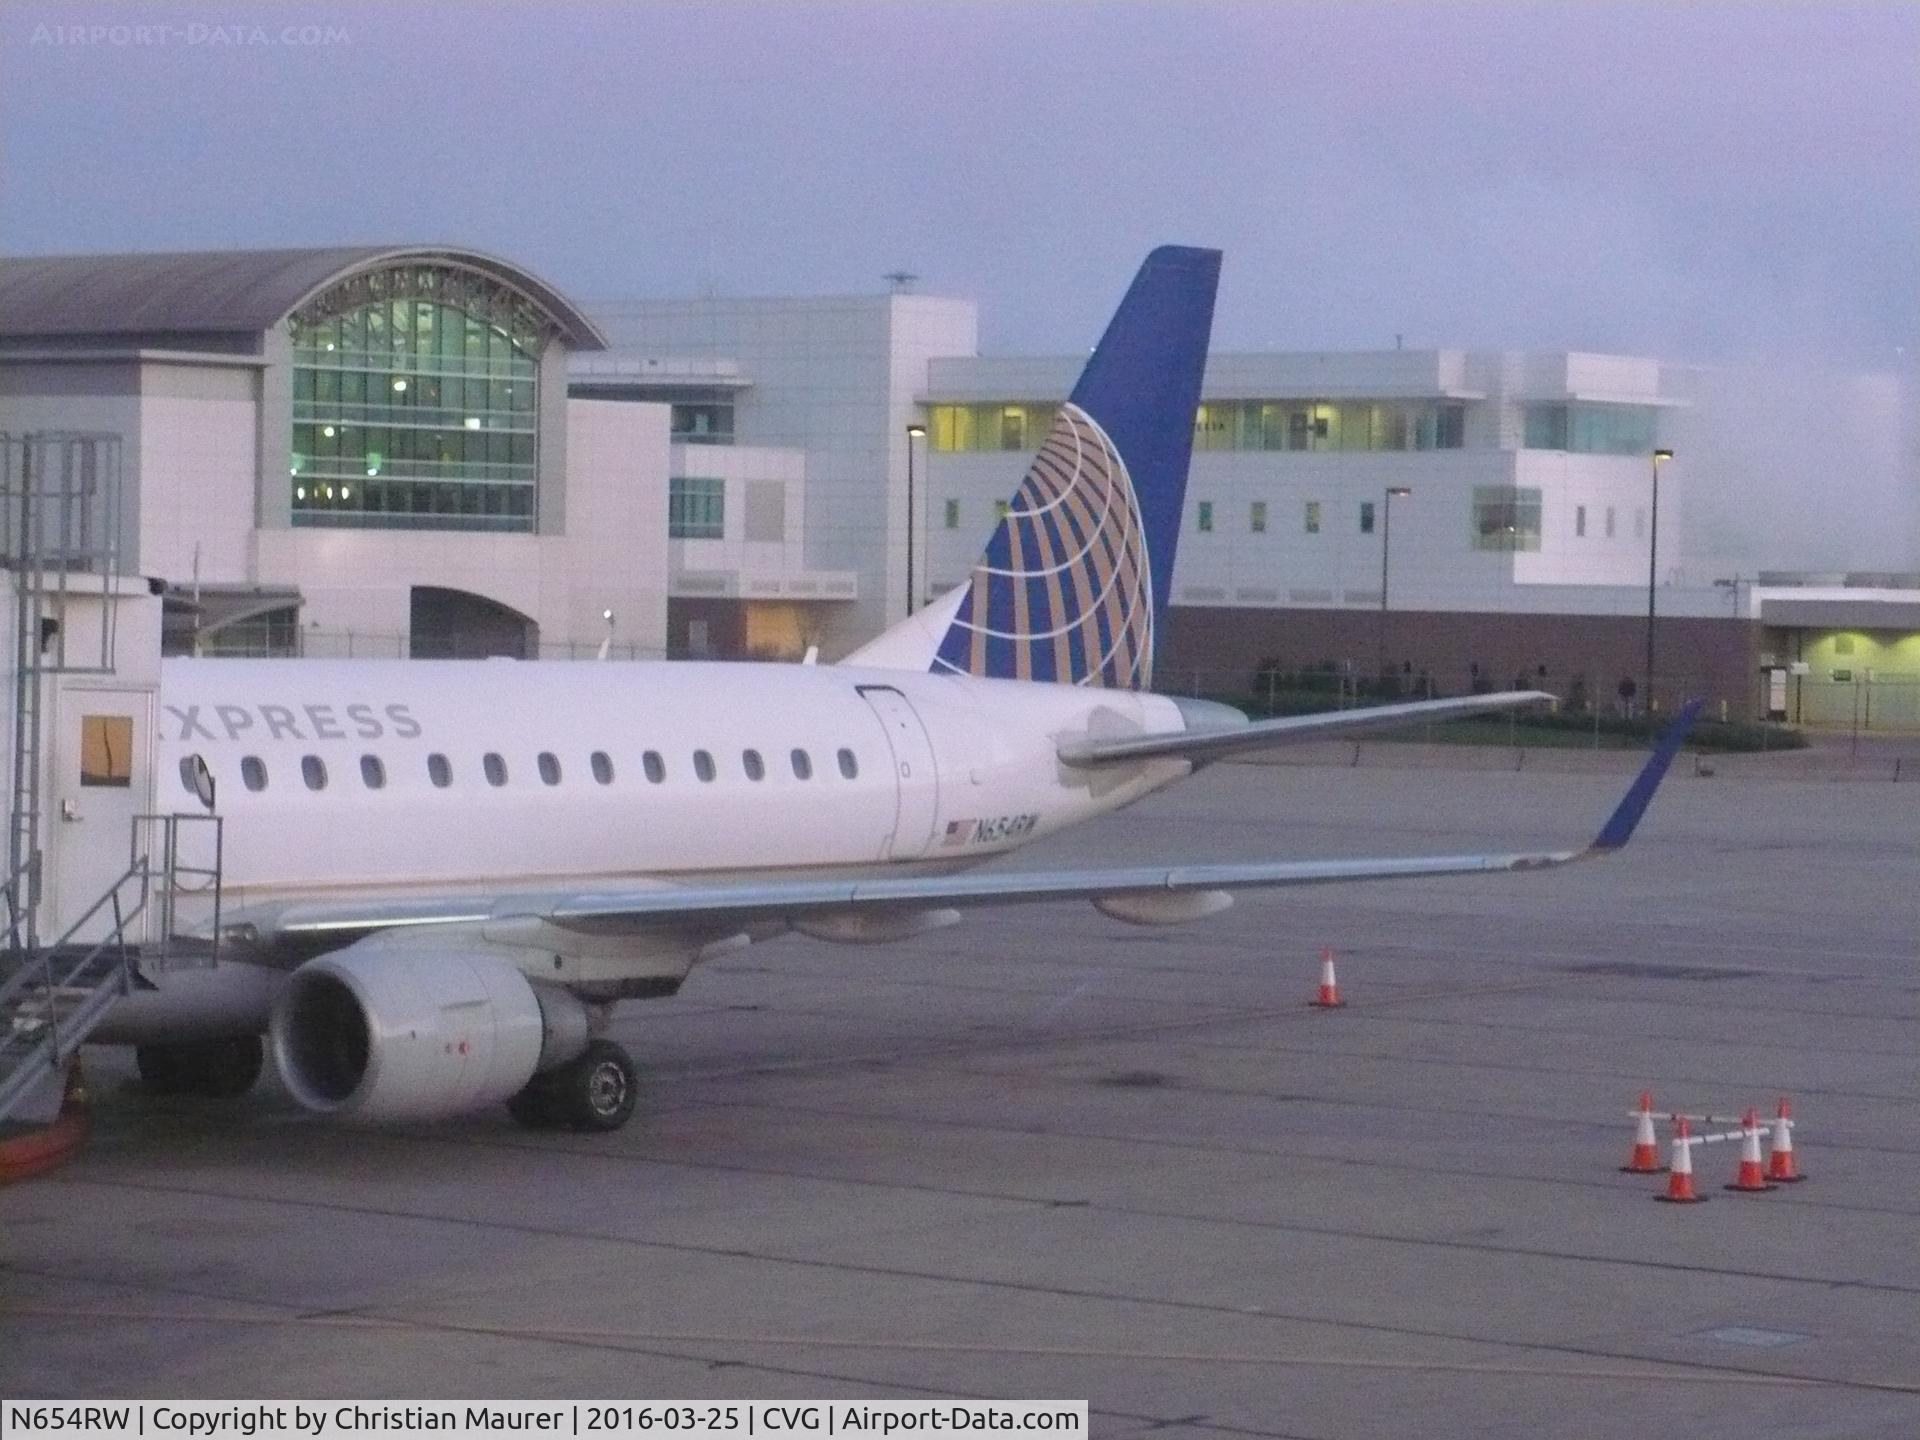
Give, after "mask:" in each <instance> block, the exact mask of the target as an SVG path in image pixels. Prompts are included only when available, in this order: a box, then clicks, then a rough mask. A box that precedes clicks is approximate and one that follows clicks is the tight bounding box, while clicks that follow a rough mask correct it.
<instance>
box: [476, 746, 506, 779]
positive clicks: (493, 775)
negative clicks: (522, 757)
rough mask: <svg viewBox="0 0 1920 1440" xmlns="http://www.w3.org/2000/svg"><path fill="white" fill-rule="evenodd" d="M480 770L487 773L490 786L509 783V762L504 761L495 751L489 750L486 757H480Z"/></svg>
mask: <svg viewBox="0 0 1920 1440" xmlns="http://www.w3.org/2000/svg"><path fill="white" fill-rule="evenodd" d="M480 768H481V769H482V770H484V771H486V772H487V783H488V784H489V785H504V784H506V783H507V762H506V761H504V760H502V759H501V758H500V757H499V756H498V755H496V754H495V753H494V752H493V751H491V750H489V751H488V752H487V753H486V754H485V755H482V756H481V757H480Z"/></svg>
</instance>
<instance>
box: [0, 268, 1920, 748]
mask: <svg viewBox="0 0 1920 1440" xmlns="http://www.w3.org/2000/svg"><path fill="white" fill-rule="evenodd" d="M978 329H979V327H978V313H977V308H976V306H975V305H974V303H973V302H971V301H969V300H964V299H955V298H949V297H940V296H931V295H918V294H910V293H891V294H883V295H865V296H845V297H811V298H795V297H769V298H762V299H737V298H709V299H696V300H674V301H659V300H643V301H624V302H608V303H598V304H590V305H589V304H581V303H578V302H575V301H572V300H569V299H568V298H567V297H566V296H564V295H562V294H561V293H559V292H558V291H557V290H556V289H554V288H553V287H552V286H551V285H548V284H547V283H545V282H544V281H542V280H541V279H540V278H539V277H537V276H536V275H534V274H532V273H530V272H529V271H527V270H526V269H524V268H522V267H520V266H518V265H516V264H513V263H511V262H509V261H506V260H502V259H500V258H497V257H493V256H490V255H486V254H483V253H481V252H478V251H474V250H468V249H464V248H461V247H455V246H393V247H360V248H333V249H312V250H287V251H252V252H227V253H207V254H174V255H122V256H60V257H44V258H11V259H0V432H8V433H14V434H18V433H21V432H48V431H88V432H107V433H112V434H116V435H118V436H119V437H121V472H122V485H123V488H124V490H125V493H126V496H127V500H126V503H125V504H124V506H123V517H124V528H125V530H126V532H127V533H126V535H125V536H123V537H122V543H121V546H120V550H121V553H122V555H123V556H125V557H126V560H127V563H128V564H129V565H130V566H131V567H132V568H135V569H137V570H138V571H139V572H140V573H142V574H145V575H148V576H150V577H154V578H155V579H157V580H159V581H161V582H164V584H165V585H166V587H167V595H168V602H169V603H168V607H167V626H168V635H169V644H170V645H171V646H172V648H174V649H176V650H186V649H198V650H199V651H200V652H201V653H266V654H304V655H342V654H353V655H396V656H407V655H411V656H418V657H431V656H440V655H477V654H503V655H517V656H528V657H531V656H539V655H545V656H587V655H592V654H595V653H597V652H598V651H599V649H600V647H601V646H602V644H603V642H607V641H609V640H611V642H612V644H611V650H612V653H614V654H617V655H623V656H627V655H633V656H644V655H660V654H674V655H692V656H714V657H718V658H728V657H746V656H764V657H787V658H797V657H798V656H800V655H801V654H803V653H804V652H805V651H806V650H807V649H809V648H810V647H818V649H819V652H820V653H821V654H822V656H824V657H825V658H827V659H832V658H834V657H836V656H838V655H841V654H844V653H846V652H847V651H848V650H851V649H852V648H854V647H855V646H856V645H858V644H860V643H861V642H863V641H864V640H866V639H867V638H869V637H871V636H872V635H874V634H876V633H878V632H879V631H880V630H881V629H883V628H885V626H887V625H888V624H890V623H892V622H893V621H895V620H898V619H899V618H900V617H901V616H903V615H904V614H905V613H906V611H907V609H908V608H909V606H910V605H915V606H917V605H920V604H924V603H926V602H927V601H928V600H930V599H931V598H933V597H934V596H936V595H938V594H940V593H941V592H943V591H944V590H946V589H947V588H949V587H950V586H952V585H954V584H957V583H959V582H960V581H961V579H962V578H963V577H964V576H965V575H966V573H967V570H968V567H969V566H970V565H971V564H972V563H973V561H974V559H975V558H976V557H977V555H978V554H979V551H980V548H981V545H982V543H983V541H984V539H985V537H986V535H987V533H988V532H989V530H990V529H991V527H992V525H993V524H994V521H995V518H996V514H997V510H998V508H999V507H1000V506H1001V505H1003V504H1004V502H1005V499H1006V497H1007V496H1008V495H1010V494H1011V493H1012V492H1013V490H1014V488H1015V486H1016V485H1017V484H1018V482H1019V480H1020V478H1021V475H1022V473H1023V472H1024V469H1025V466H1026V464H1027V462H1028V460H1029V458H1030V457H1031V454H1032V452H1033V450H1034V449H1035V448H1037V446H1038V444H1039V441H1040V438H1041V437H1042V436H1043V435H1044V434H1045V432H1046V429H1047V426H1048V424H1049V422H1050V419H1051V416H1052V413H1053V410H1054V407H1056V406H1057V405H1058V404H1059V403H1060V401H1061V399H1062V398H1063V397H1064V396H1065V395H1066V394H1067V393H1068V391H1069V390H1070V389H1071V388H1072V385H1073V383H1074V379H1075V377H1076V375H1077V373H1078V369H1079V366H1080V363H1081V360H1080V358H1079V357H1074V356H1058V357H1028V358H1002V357H982V356H980V355H979V354H978V353H977V350H978ZM1903 403H1904V402H1903ZM1722 408H1724V407H1723V405H1722V401H1721V399H1720V396H1719V393H1718V392H1716V391H1715V389H1714V387H1713V386H1712V385H1710V384H1706V383H1703V379H1702V372H1699V371H1696V370H1692V369H1689V368H1687V367H1679V366H1674V365H1671V364H1667V363H1663V362H1661V361H1659V360H1656V359H1652V358H1648V357H1625V356H1611V355H1593V354H1583V353H1578V352H1571V353H1569V352H1551V353H1535V354H1513V353H1504V352H1476V351H1465V350H1448V349H1439V350H1392V351H1384V352H1343V353H1245V354H1232V353H1216V354H1215V355H1214V356H1213V357H1212V358H1211V360H1210V362H1209V366H1208V370H1207V375H1206V381H1205V385H1204V389H1203V397H1202V404H1201V406H1200V409H1199V412H1198V414H1197V415H1196V417H1195V450H1194V458H1193V465H1192V471H1191V480H1190V483H1189V488H1188V496H1187V507H1186V515H1185V523H1184V526H1183V533H1182V538H1181V544H1180V551H1179V556H1178V564H1177V567H1176V571H1175V575H1174V583H1173V593H1172V595H1171V597H1170V599H1171V602H1172V607H1173V608H1172V611H1171V615H1170V619H1169V633H1168V634H1166V635H1165V636H1163V637H1162V654H1161V665H1160V671H1159V674H1160V683H1161V684H1162V686H1163V687H1164V688H1181V689H1187V688H1192V689H1199V690H1206V691H1210V692H1216V693H1221V692H1231V691H1233V690H1235V689H1236V688H1239V689H1244V688H1246V687H1248V685H1249V684H1250V683H1251V681H1252V677H1253V676H1254V674H1255V673H1256V672H1257V671H1264V670H1269V669H1277V670H1279V671H1283V672H1294V671H1304V670H1314V669H1320V670H1324V669H1325V668H1327V667H1333V668H1335V669H1338V670H1340V671H1341V672H1342V673H1343V674H1346V675H1350V676H1356V677H1366V678H1369V679H1370V678H1371V677H1373V676H1375V675H1378V674H1380V673H1381V672H1383V671H1384V672H1387V673H1390V674H1392V675H1394V676H1395V677H1396V679H1397V681H1398V683H1399V684H1400V686H1401V688H1403V689H1414V690H1418V689H1421V688H1423V687H1424V686H1426V685H1429V684H1430V685H1432V686H1433V687H1434V688H1435V689H1436V690H1438V691H1439V692H1441V693H1458V692H1460V691H1463V690H1466V689H1469V688H1474V687H1476V686H1477V687H1480V688H1496V687H1505V686H1508V685H1513V684H1525V685H1540V686H1543V687H1544V688H1547V689H1550V690H1554V691H1556V692H1557V693H1561V694H1563V695H1565V694H1577V695H1580V696H1584V697H1585V698H1586V699H1588V700H1591V701H1593V702H1595V703H1598V704H1602V705H1610V704H1615V703H1620V697H1621V696H1622V694H1623V693H1624V690H1623V686H1622V682H1623V681H1634V682H1636V686H1637V685H1638V683H1639V682H1640V677H1641V675H1642V669H1643V666H1644V663H1645V659H1644V657H1645V651H1644V646H1645V633H1646V609H1647V588H1648V581H1649V559H1650V556H1651V554H1652V550H1653V541H1654V537H1655V532H1656V527H1657V536H1658V563H1657V566H1656V567H1655V568H1654V570H1653V574H1652V579H1653V582H1654V586H1653V588H1654V591H1655V599H1656V603H1657V608H1658V611H1659V615H1660V617H1661V618H1660V629H1659V642H1660V644H1659V660H1658V664H1657V672H1658V673H1657V674H1656V680H1655V691H1656V698H1657V699H1660V700H1662V701H1665V700H1667V699H1669V698H1670V694H1669V692H1673V693H1677V692H1678V691H1679V690H1680V689H1682V688H1684V689H1685V690H1686V691H1687V692H1688V693H1691V694H1700V693H1704V694H1707V695H1708V696H1709V697H1710V698H1713V699H1715V700H1718V701H1723V702H1725V703H1726V705H1727V707H1728V709H1729V712H1730V713H1750V712H1763V713H1772V714H1776V715H1779V716H1781V717H1782V718H1789V719H1804V720H1813V721H1820V722H1824V723H1846V722H1847V719H1848V713H1849V710H1850V708H1854V709H1857V708H1858V706H1859V705H1860V704H1861V701H1862V697H1861V696H1860V695H1859V694H1858V693H1855V692H1856V691H1857V687H1858V686H1859V685H1861V684H1863V683H1881V684H1886V683H1889V682H1892V681H1911V682H1913V683H1911V684H1909V685H1907V686H1906V688H1905V690H1904V691H1902V692H1901V693H1900V695H1898V696H1895V695H1891V694H1889V695H1887V696H1883V697H1882V698H1881V700H1880V701H1879V702H1878V707H1879V708H1878V710H1877V711H1876V712H1875V713H1877V714H1879V715H1880V717H1881V723H1883V724H1884V723H1888V721H1889V720H1890V719H1894V718H1896V717H1897V716H1898V715H1899V714H1901V713H1903V711H1901V709H1900V707H1901V706H1904V707H1905V708H1906V709H1910V710H1912V711H1913V714H1912V716H1911V717H1910V723H1912V724H1915V725H1920V659H1914V658H1913V657H1914V656H1916V655H1920V585H1917V584H1916V583H1915V581H1914V580H1913V578H1912V577H1909V576H1904V575H1885V574H1840V573H1834V574H1823V575H1785V574H1773V573H1768V572H1759V573H1754V574H1742V573H1740V572H1739V571H1738V570H1723V569H1721V568H1719V567H1717V566H1715V564H1714V562H1712V561H1709V560H1704V559H1702V558H1701V557H1700V556H1699V555H1698V554H1697V553H1696V551H1695V547H1694V546H1693V545H1692V544H1691V538H1690V537H1689V535H1688V534H1687V533H1686V526H1685V523H1684V520H1683V516H1684V513H1685V506H1684V505H1683V504H1682V503H1677V499H1676V491H1677V492H1679V493H1680V494H1684V493H1685V491H1686V490H1687V489H1689V488H1693V489H1696V490H1697V489H1698V488H1700V487H1703V486H1704V487H1712V486H1720V487H1725V488H1728V489H1731V488H1732V487H1735V486H1737V484H1738V483H1739V475H1738V464H1739V460H1738V457H1735V456H1733V455H1731V454H1730V453H1729V452H1728V450H1727V447H1726V446H1725V444H1724V443H1723V437H1724V434H1725V431H1724V427H1722V428H1716V425H1715V423H1714V422H1715V420H1716V416H1717V415H1718V412H1719V411H1720V410H1721V409H1722ZM1901 423H1904V421H1902V422H1901ZM1910 441H1911V435H1910V434H1909V435H1905V436H1903V437H1902V438H1901V439H1900V440H1899V441H1897V442H1896V448H1898V447H1899V446H1905V447H1906V448H1905V449H1901V450H1900V451H1899V454H1900V455H1902V456H1905V457H1906V459H1905V461H1904V463H1905V464H1906V465H1907V467H1908V469H1909V470H1910V469H1911V455H1910V450H1911V445H1910ZM1657 449H1669V450H1672V451H1673V452H1675V458H1674V459H1672V460H1671V461H1670V462H1667V463H1666V464H1665V465H1664V466H1663V467H1662V468H1661V470H1660V481H1661V483H1662V484H1663V485H1664V486H1666V487H1667V489H1666V494H1665V496H1664V500H1663V503H1661V504H1659V505H1658V506H1656V504H1655V501H1654V485H1655V469H1656V466H1655V461H1654V459H1653V455H1654V452H1655V451H1656V450H1657ZM9 453H11V452H9ZM1897 458H1898V457H1896V460H1897ZM1895 468H1898V466H1897V464H1896V466H1895ZM609 617H611V618H610V619H609ZM1855 657H1860V658H1858V659H1856V658H1855ZM1867 703H1868V704H1869V708H1871V707H1872V705H1873V704H1874V703H1875V702H1873V701H1872V700H1871V698H1870V697H1869V698H1868V702H1867ZM1889 707H1892V708H1889Z"/></svg>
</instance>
